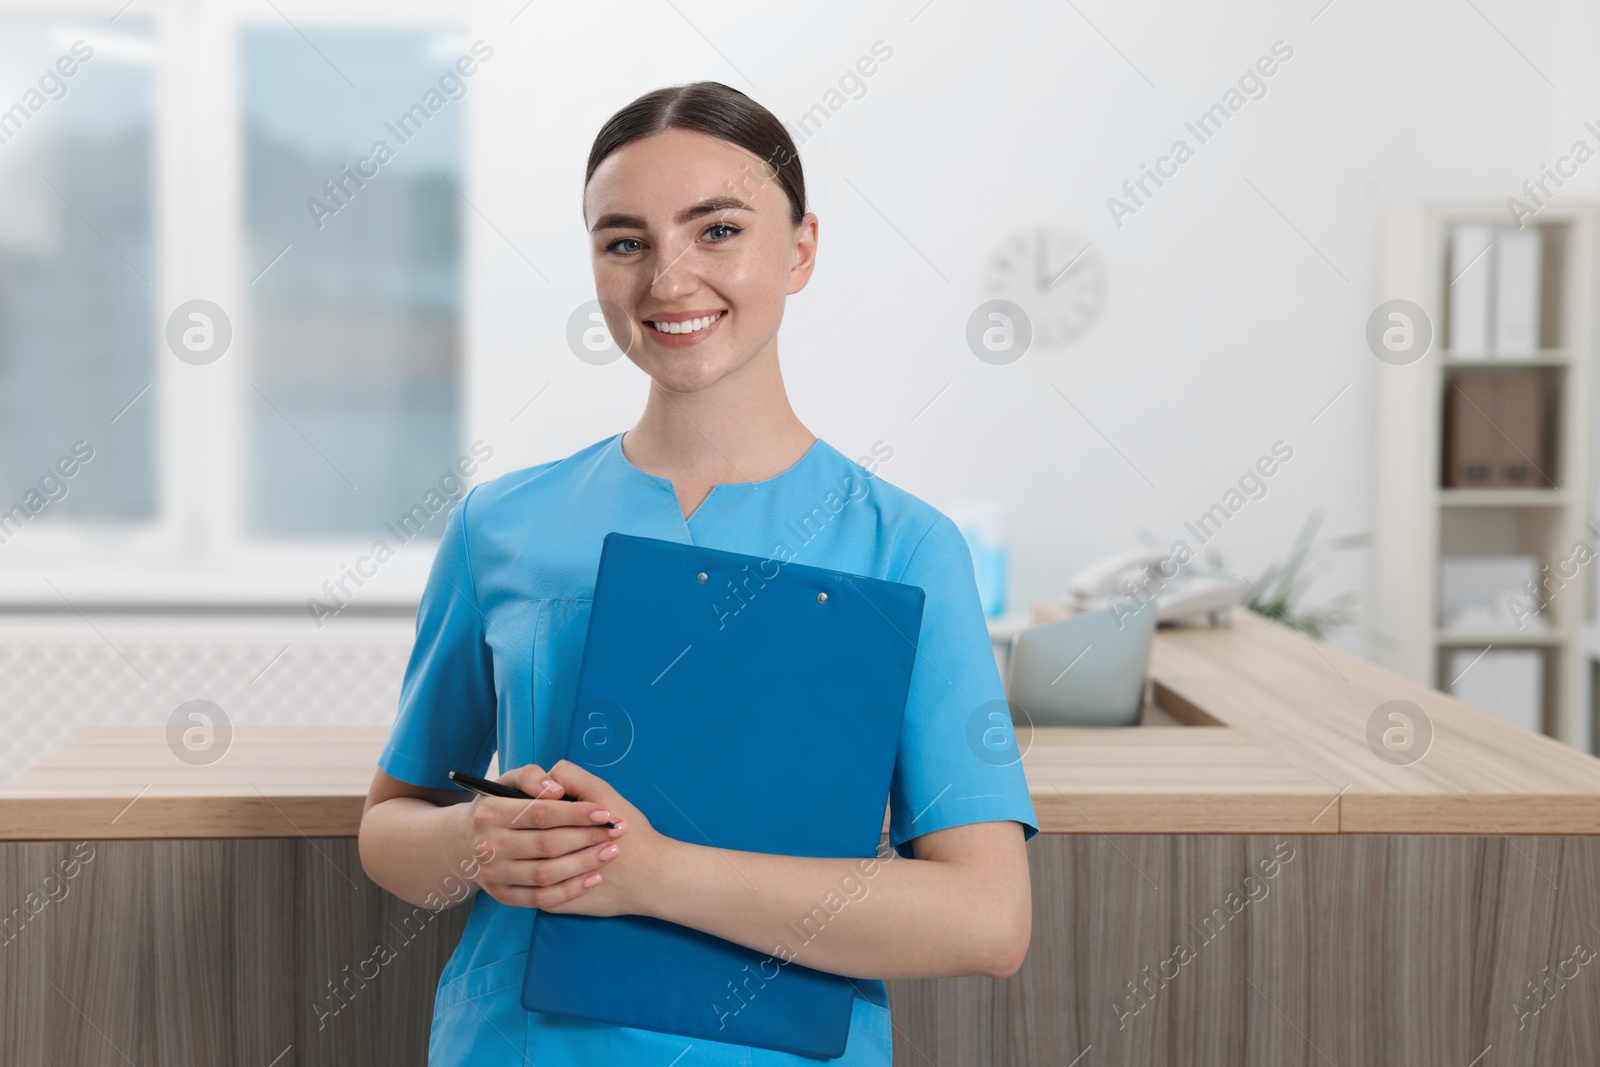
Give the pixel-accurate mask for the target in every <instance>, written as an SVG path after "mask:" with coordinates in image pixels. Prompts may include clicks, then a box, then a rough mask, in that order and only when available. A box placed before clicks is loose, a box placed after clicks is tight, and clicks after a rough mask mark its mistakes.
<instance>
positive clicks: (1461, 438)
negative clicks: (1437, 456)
mask: <svg viewBox="0 0 1600 1067" xmlns="http://www.w3.org/2000/svg"><path fill="white" fill-rule="evenodd" d="M1498 377H1499V375H1496V374H1487V373H1479V374H1456V375H1453V376H1451V377H1450V378H1449V380H1448V384H1447V391H1446V397H1445V434H1446V439H1445V454H1446V456H1447V457H1448V459H1447V460H1446V465H1445V483H1444V484H1445V485H1446V486H1447V487H1449V488H1451V489H1487V488H1493V487H1497V486H1500V485H1502V484H1503V483H1502V482H1501V481H1500V471H1499V459H1500V447H1499V437H1500V434H1499V431H1498V430H1496V429H1495V424H1494V412H1495V410H1496V409H1497V408H1498V407H1499V404H1498V403H1497V401H1498V396H1497V393H1496V390H1495V380H1496V378H1498Z"/></svg>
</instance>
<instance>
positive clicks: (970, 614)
mask: <svg viewBox="0 0 1600 1067" xmlns="http://www.w3.org/2000/svg"><path fill="white" fill-rule="evenodd" d="M898 580H899V581H901V582H903V583H905V584H907V585H915V586H918V587H920V588H921V589H922V591H923V594H924V601H923V608H922V629H921V632H920V634H919V636H918V639H917V657H916V665H915V666H914V667H913V668H912V670H911V688H910V693H909V695H908V697H907V700H906V712H905V721H904V724H903V725H902V726H901V729H900V750H899V753H898V756H897V758H896V760H895V768H894V777H893V779H892V781H891V783H890V790H889V811H890V820H889V843H890V844H891V845H892V846H893V847H894V849H895V850H896V851H897V852H898V853H899V854H900V855H901V856H903V857H905V858H907V859H910V858H913V853H912V849H911V846H910V844H909V842H910V840H911V839H912V838H914V837H920V836H921V835H923V834H926V833H932V832H933V831H935V830H944V829H948V828H949V827H952V826H964V825H966V824H968V823H975V822H995V821H1000V820H1006V819H1011V820H1015V821H1017V822H1019V823H1021V824H1022V825H1023V839H1024V840H1029V839H1031V838H1032V837H1033V836H1034V835H1035V834H1037V833H1038V832H1039V824H1038V820H1037V816H1036V815H1035V814H1034V810H1033V801H1032V799H1031V798H1030V797H1029V795H1028V781H1027V778H1026V776H1025V775H1024V774H1023V769H1022V759H1021V755H1020V751H1019V749H1018V746H1017V740H1016V735H1015V733H1014V731H1013V730H1012V725H1011V716H1010V712H1009V710H1008V708H1007V705H1006V701H1005V687H1004V685H1003V684H1002V683H1001V681H1000V669H999V667H998V666H997V665H996V663H995V658H994V649H993V646H992V645H991V643H990V641H989V629H988V624H987V622H986V621H985V619H984V614H983V606H982V603H981V602H980V600H979V598H978V584H977V581H976V580H975V578H974V576H973V568H972V552H971V550H970V549H969V548H968V547H967V542H966V539H965V538H964V537H962V535H961V531H960V530H959V529H957V528H956V525H955V523H953V522H951V521H950V519H949V518H948V517H947V516H944V515H940V516H939V519H938V521H937V522H935V523H934V525H933V526H932V527H930V528H929V530H928V532H927V533H926V534H924V535H923V537H922V539H921V541H920V542H918V544H917V547H916V548H915V549H914V550H913V551H912V554H911V558H910V560H909V561H907V564H906V567H905V570H904V572H903V573H902V574H901V576H900V578H899V579H898Z"/></svg>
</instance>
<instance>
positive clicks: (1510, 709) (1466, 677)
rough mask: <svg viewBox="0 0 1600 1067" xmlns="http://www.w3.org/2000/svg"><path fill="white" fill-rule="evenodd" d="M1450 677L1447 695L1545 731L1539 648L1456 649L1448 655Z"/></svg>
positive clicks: (1538, 731) (1542, 674)
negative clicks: (1484, 650) (1485, 650)
mask: <svg viewBox="0 0 1600 1067" xmlns="http://www.w3.org/2000/svg"><path fill="white" fill-rule="evenodd" d="M1480 656H1481V658H1479V657H1480ZM1474 661H1476V662H1474ZM1450 677H1451V679H1452V681H1451V682H1450V695H1451V696H1453V697H1455V698H1456V699H1457V700H1460V701H1462V702H1463V703H1467V704H1471V705H1472V706H1473V707H1475V708H1479V709H1481V710H1483V711H1487V712H1488V713H1489V714H1491V715H1493V716H1495V718H1497V719H1502V720H1504V721H1506V722H1509V723H1511V724H1512V725H1513V726H1520V727H1522V728H1523V729H1524V730H1531V731H1533V732H1534V733H1536V734H1537V733H1543V732H1544V711H1543V709H1544V653H1543V652H1541V651H1539V650H1538V649H1532V648H1515V649H1511V648H1493V649H1490V650H1488V651H1487V652H1483V651H1481V650H1479V649H1457V650H1455V651H1453V652H1452V653H1451V655H1450Z"/></svg>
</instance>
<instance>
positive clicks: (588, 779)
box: [542, 760, 675, 915]
mask: <svg viewBox="0 0 1600 1067" xmlns="http://www.w3.org/2000/svg"><path fill="white" fill-rule="evenodd" d="M549 777H550V780H551V781H554V782H555V783H556V785H557V786H559V787H560V790H561V791H560V792H557V791H556V790H553V789H548V787H547V793H546V796H547V797H549V796H555V797H560V796H561V795H562V793H565V794H566V795H567V796H571V797H576V798H577V799H579V800H588V801H593V802H594V803H596V804H600V805H602V806H604V807H605V808H606V810H608V811H610V812H611V821H612V822H613V823H615V824H616V825H617V826H619V827H621V826H622V825H623V824H626V825H627V830H628V832H627V834H626V835H625V836H623V837H621V838H618V839H617V841H616V842H615V844H616V847H617V850H618V851H617V854H616V855H615V856H613V857H612V858H611V859H609V860H607V861H606V863H605V864H604V865H603V866H602V867H600V868H599V869H598V870H597V871H596V872H595V873H596V874H598V875H600V883H599V884H598V885H596V886H594V887H593V888H592V889H589V890H588V891H586V892H584V893H582V894H580V895H578V896H576V897H574V898H573V899H571V900H569V901H566V902H564V903H562V904H558V905H556V906H554V907H549V908H544V909H542V910H544V911H548V912H551V913H553V914H557V915H644V914H649V912H648V909H647V908H646V906H645V905H646V903H647V902H648V900H649V897H650V891H651V888H652V883H653V882H654V881H655V879H654V875H655V873H656V872H657V871H659V870H660V869H661V866H660V865H661V864H662V862H663V861H664V859H665V854H666V853H667V851H668V850H670V848H671V846H672V845H673V844H674V843H675V842H674V841H673V840H672V838H670V837H667V836H665V835H663V834H660V833H657V832H656V830H655V828H654V827H652V826H651V825H650V820H649V819H646V818H645V817H644V814H643V813H642V812H641V811H640V810H639V809H638V808H636V807H634V806H633V805H632V804H630V803H628V801H627V800H626V799H624V798H623V796H622V794H621V793H619V792H617V791H616V790H615V789H613V788H612V787H611V785H610V784H609V783H607V782H606V781H605V779H603V778H599V777H597V776H595V775H593V774H591V773H589V772H588V771H586V770H584V769H583V768H582V767H580V766H578V765H577V764H576V763H572V762H571V761H569V760H561V761H560V762H558V763H557V764H556V765H555V766H553V767H551V768H550V775H549Z"/></svg>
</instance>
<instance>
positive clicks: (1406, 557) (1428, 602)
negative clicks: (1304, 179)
mask: <svg viewBox="0 0 1600 1067" xmlns="http://www.w3.org/2000/svg"><path fill="white" fill-rule="evenodd" d="M1460 222H1482V223H1487V224H1490V225H1495V226H1505V225H1509V224H1510V217H1509V215H1508V214H1507V212H1506V208H1505V205H1504V204H1503V203H1500V202H1495V201H1486V202H1481V201H1466V202H1427V203H1420V204H1409V205H1404V206H1401V207H1397V208H1394V209H1392V210H1391V211H1390V213H1389V217H1388V220H1387V227H1386V234H1385V270H1384V288H1383V292H1382V296H1381V297H1380V299H1382V300H1391V299H1406V300H1411V301H1414V302H1415V303H1416V304H1418V305H1420V306H1421V307H1422V308H1423V310H1424V311H1425V312H1426V313H1427V314H1428V316H1429V318H1430V319H1431V321H1432V326H1433V337H1434V341H1433V346H1432V348H1431V349H1430V350H1429V351H1428V353H1427V354H1426V355H1425V356H1424V357H1423V358H1422V359H1420V360H1418V361H1417V362H1415V363H1411V364H1408V365H1405V366H1393V365H1389V364H1380V366H1379V368H1378V371H1377V379H1378V389H1377V394H1378V395H1377V401H1378V403H1377V411H1378V433H1377V451H1376V455H1375V465H1376V468H1377V470H1376V474H1377V500H1376V511H1377V528H1376V538H1375V549H1376V552H1375V561H1376V568H1377V570H1376V595H1375V597H1374V613H1375V623H1376V626H1377V629H1378V631H1379V632H1380V633H1381V634H1383V635H1384V636H1385V637H1387V638H1388V639H1389V642H1390V643H1389V646H1388V647H1380V649H1379V658H1380V659H1381V660H1382V661H1383V662H1384V664H1385V665H1386V666H1389V667H1391V668H1393V669H1395V670H1397V671H1399V672H1401V673H1403V674H1405V675H1407V676H1408V677H1411V678H1414V679H1416V680H1417V681H1420V682H1424V683H1426V684H1428V685H1433V686H1437V687H1438V688H1441V689H1444V688H1447V687H1448V685H1449V682H1450V679H1449V678H1448V677H1446V676H1445V674H1446V671H1447V670H1448V668H1449V658H1450V653H1451V652H1452V651H1454V650H1456V649H1483V648H1489V647H1494V648H1534V649H1539V650H1541V651H1542V652H1543V654H1544V716H1543V719H1544V730H1545V733H1547V734H1549V735H1550V736H1552V737H1555V738H1557V739H1558V740H1560V741H1563V742H1565V743H1567V744H1569V745H1572V746H1573V747H1575V748H1578V749H1581V750H1582V751H1585V752H1592V751H1594V747H1593V746H1594V715H1593V712H1592V706H1591V697H1590V693H1591V681H1592V679H1593V676H1594V672H1595V662H1596V657H1597V656H1600V628H1597V627H1595V626H1594V625H1592V624H1591V623H1590V613H1591V608H1590V603H1591V599H1592V598H1591V595H1590V590H1591V589H1592V588H1593V587H1594V585H1595V575H1596V572H1597V571H1600V559H1597V560H1594V561H1592V562H1590V563H1588V564H1587V565H1586V566H1584V567H1582V568H1581V570H1580V571H1579V572H1578V574H1577V576H1576V577H1575V578H1573V579H1571V580H1569V581H1568V582H1567V583H1566V585H1565V587H1564V588H1562V589H1561V590H1559V591H1558V592H1556V593H1555V594H1554V596H1553V597H1551V598H1550V602H1549V608H1548V611H1547V613H1546V614H1547V617H1548V618H1549V619H1550V622H1551V626H1550V628H1549V629H1548V630H1544V631H1537V632H1536V631H1533V630H1531V629H1525V630H1520V631H1518V630H1511V631H1508V632H1498V631H1495V632H1470V633H1460V632H1454V631H1450V632H1447V631H1445V630H1443V629H1441V627H1440V615H1439V607H1438V605H1439V561H1440V559H1441V557H1443V556H1446V555H1471V554H1493V553H1523V554H1527V555H1532V556H1535V557H1536V558H1537V559H1538V560H1539V561H1540V563H1541V564H1543V565H1549V566H1551V567H1552V568H1554V566H1555V565H1556V563H1557V561H1559V560H1562V559H1563V558H1565V557H1567V556H1568V555H1569V554H1570V553H1571V551H1572V548H1573V546H1574V545H1575V544H1576V543H1577V542H1578V541H1580V540H1583V541H1588V542H1590V543H1593V541H1594V538H1593V536H1592V535H1591V534H1589V533H1588V531H1587V530H1586V529H1585V528H1584V523H1585V520H1586V518H1587V516H1588V514H1589V509H1590V501H1591V498H1592V496H1593V493H1592V486H1591V482H1590V478H1591V464H1590V459H1589V457H1590V455H1591V454H1592V451H1593V444H1594V437H1593V425H1594V423H1595V418H1594V413H1595V412H1596V411H1597V410H1600V408H1597V405H1596V402H1595V397H1594V394H1593V388H1594V386H1593V384H1592V378H1593V375H1592V374H1591V367H1592V366H1593V364H1594V360H1595V355H1596V336H1595V322H1594V307H1595V298H1596V270H1595V268H1596V257H1597V253H1600V240H1597V238H1600V227H1597V223H1600V205H1597V204H1594V203H1590V202H1579V201H1576V200H1574V201H1571V202H1567V203H1560V202H1557V203H1551V204H1548V205H1546V206H1545V207H1544V209H1543V210H1541V211H1540V212H1539V214H1538V215H1537V216H1535V218H1534V219H1533V220H1531V221H1530V222H1529V225H1536V226H1538V227H1540V228H1541V230H1542V231H1543V237H1544V239H1545V241H1544V243H1545V250H1546V251H1545V256H1544V262H1543V267H1542V275H1543V276H1542V279H1541V288H1542V293H1541V303H1540V318H1541V322H1540V348H1539V350H1538V352H1537V353H1536V354H1535V355H1533V356H1531V357H1530V356H1512V355H1503V356H1485V355H1483V354H1482V353H1476V354H1472V355H1467V354H1462V355H1460V356H1455V355H1452V353H1451V351H1450V349H1449V347H1448V345H1449V337H1448V332H1449V331H1448V327H1447V321H1448V315H1449V302H1448V300H1449V286H1450V274H1449V272H1450V233H1451V228H1452V227H1453V226H1454V225H1455V224H1456V223H1460ZM1501 368H1536V369H1537V370H1538V373H1539V374H1541V375H1544V376H1546V379H1547V382H1548V383H1549V386H1548V387H1549V389H1550V395H1551V396H1553V397H1555V398H1557V399H1556V401H1555V403H1553V404H1552V405H1551V406H1550V409H1549V414H1552V415H1553V417H1554V419H1555V421H1556V425H1555V427H1554V428H1553V429H1554V444H1553V447H1552V448H1551V450H1550V455H1549V456H1548V457H1547V459H1548V460H1549V461H1550V464H1551V467H1552V468H1553V469H1552V470H1550V471H1549V472H1548V473H1549V474H1550V476H1551V478H1552V479H1553V480H1554V481H1555V483H1556V487H1555V488H1543V489H1532V488H1530V489H1448V488H1443V485H1444V469H1445V463H1444V453H1443V448H1444V405H1445V395H1446V393H1445V391H1446V388H1447V386H1448V384H1449V381H1450V377H1451V375H1452V374H1453V373H1455V372H1458V371H1465V370H1474V371H1484V370H1487V371H1494V370H1498V369H1501ZM1542 573H1543V572H1541V576H1542Z"/></svg>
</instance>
